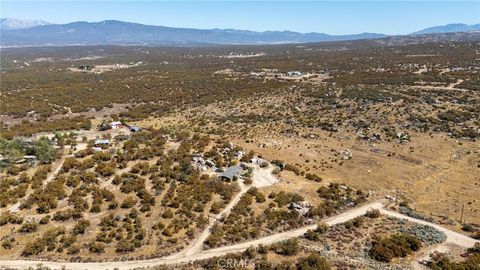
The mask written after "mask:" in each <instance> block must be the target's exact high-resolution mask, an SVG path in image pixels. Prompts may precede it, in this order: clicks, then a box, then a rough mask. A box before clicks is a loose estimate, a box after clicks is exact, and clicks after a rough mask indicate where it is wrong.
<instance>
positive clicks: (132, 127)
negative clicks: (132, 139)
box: [130, 126, 142, 132]
mask: <svg viewBox="0 0 480 270" xmlns="http://www.w3.org/2000/svg"><path fill="white" fill-rule="evenodd" d="M130 131H131V132H139V131H142V128H141V127H137V126H130Z"/></svg>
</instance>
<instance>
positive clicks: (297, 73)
mask: <svg viewBox="0 0 480 270" xmlns="http://www.w3.org/2000/svg"><path fill="white" fill-rule="evenodd" d="M287 76H288V77H300V76H302V73H301V72H300V71H296V70H294V71H289V72H287Z"/></svg>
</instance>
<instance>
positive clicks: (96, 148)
mask: <svg viewBox="0 0 480 270" xmlns="http://www.w3.org/2000/svg"><path fill="white" fill-rule="evenodd" d="M92 150H93V152H101V151H102V150H103V149H102V148H101V147H92Z"/></svg>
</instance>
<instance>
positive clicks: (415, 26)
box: [0, 1, 480, 35]
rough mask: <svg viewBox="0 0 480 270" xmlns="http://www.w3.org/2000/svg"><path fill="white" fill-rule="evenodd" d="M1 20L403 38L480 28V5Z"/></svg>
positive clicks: (199, 10) (79, 13)
mask: <svg viewBox="0 0 480 270" xmlns="http://www.w3.org/2000/svg"><path fill="white" fill-rule="evenodd" d="M440 13H441V14H442V16H438V14H440ZM0 17H2V18H18V19H29V20H43V21H46V22H49V23H58V24H64V23H70V22H75V21H87V22H99V21H104V20H119V21H126V22H132V23H141V24H148V25H159V26H167V27H179V28H198V29H215V28H219V29H238V30H251V31H260V32H262V31H295V32H300V33H308V32H317V33H327V34H332V35H343V34H354V33H363V32H369V33H382V34H387V35H398V34H409V33H412V32H415V31H419V30H422V29H424V28H428V27H432V26H438V25H446V24H452V23H464V24H477V23H479V21H480V20H479V18H480V2H478V1H425V2H412V1H382V2H380V1H339V2H327V1H309V2H292V1H282V2H271V1H263V2H257V1H245V2H236V1H213V2H212V1H210V2H204V1H179V2H170V1H142V2H131V1H82V2H79V1H63V2H59V1H37V2H29V1H2V2H1V14H0Z"/></svg>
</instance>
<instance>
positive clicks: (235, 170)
mask: <svg viewBox="0 0 480 270" xmlns="http://www.w3.org/2000/svg"><path fill="white" fill-rule="evenodd" d="M241 171H242V167H240V166H230V167H228V168H227V169H226V170H225V171H224V172H223V173H221V174H220V177H225V178H228V179H233V177H235V176H237V175H238V174H240V172H241Z"/></svg>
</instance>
